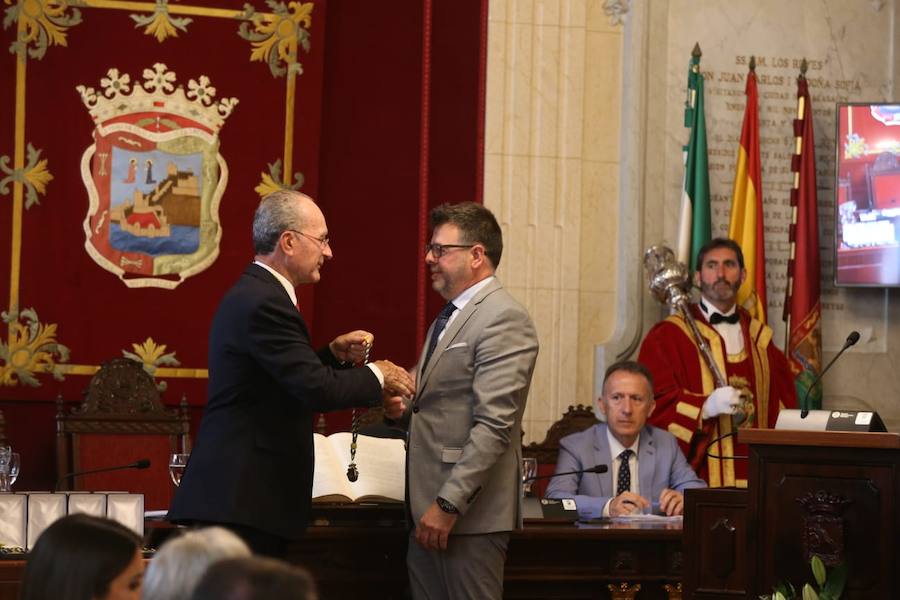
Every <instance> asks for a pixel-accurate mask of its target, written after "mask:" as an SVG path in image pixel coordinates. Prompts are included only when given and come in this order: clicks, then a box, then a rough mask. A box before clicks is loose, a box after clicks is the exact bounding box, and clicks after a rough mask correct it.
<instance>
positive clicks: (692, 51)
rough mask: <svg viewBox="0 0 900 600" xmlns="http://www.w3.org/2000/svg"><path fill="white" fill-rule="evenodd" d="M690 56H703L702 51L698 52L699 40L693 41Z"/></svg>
mask: <svg viewBox="0 0 900 600" xmlns="http://www.w3.org/2000/svg"><path fill="white" fill-rule="evenodd" d="M691 56H693V57H696V58H700V57H701V56H703V53H702V52H700V42H695V43H694V49H693V50H691Z"/></svg>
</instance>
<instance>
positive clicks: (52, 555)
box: [19, 514, 144, 600]
mask: <svg viewBox="0 0 900 600" xmlns="http://www.w3.org/2000/svg"><path fill="white" fill-rule="evenodd" d="M143 576H144V559H143V556H142V554H141V539H140V538H139V537H138V536H137V534H136V533H135V532H133V531H131V530H130V529H128V528H127V527H125V526H124V525H122V524H121V523H118V522H116V521H112V520H110V519H101V518H99V517H92V516H90V515H86V514H74V515H69V516H67V517H63V518H61V519H59V520H57V521H56V522H54V523H52V524H51V525H50V526H49V527H47V529H45V530H44V532H43V533H42V534H41V535H40V537H38V540H37V543H35V545H34V548H32V549H31V552H29V553H28V560H27V563H26V565H25V575H24V576H23V578H22V586H21V588H20V591H19V600H62V599H65V600H140V597H141V582H142V580H143Z"/></svg>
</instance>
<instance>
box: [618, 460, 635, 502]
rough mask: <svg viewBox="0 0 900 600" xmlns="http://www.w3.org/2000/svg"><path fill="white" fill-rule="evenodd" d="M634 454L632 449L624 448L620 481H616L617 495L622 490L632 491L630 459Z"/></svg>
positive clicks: (620, 467)
mask: <svg viewBox="0 0 900 600" xmlns="http://www.w3.org/2000/svg"><path fill="white" fill-rule="evenodd" d="M632 454H634V452H633V451H632V450H627V449H626V450H622V453H621V454H619V459H620V460H621V461H622V462H621V464H620V465H619V481H618V482H617V483H616V496H618V495H619V494H621V493H622V492H628V491H631V466H630V465H629V464H628V459H629V458H631V455H632Z"/></svg>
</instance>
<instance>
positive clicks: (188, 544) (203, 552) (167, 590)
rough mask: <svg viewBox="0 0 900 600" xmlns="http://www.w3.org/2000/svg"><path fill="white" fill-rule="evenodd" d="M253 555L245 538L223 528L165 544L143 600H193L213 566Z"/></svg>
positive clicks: (200, 531) (156, 558) (145, 586)
mask: <svg viewBox="0 0 900 600" xmlns="http://www.w3.org/2000/svg"><path fill="white" fill-rule="evenodd" d="M250 554H251V553H250V549H249V548H248V547H247V544H245V543H244V542H243V541H242V540H241V538H239V537H238V536H237V535H235V534H234V533H232V532H230V531H228V530H227V529H224V528H222V527H207V528H205V529H197V530H193V531H188V532H187V533H184V534H183V535H180V536H178V537H177V538H175V539H174V540H171V541H168V542H166V543H165V544H163V546H162V548H160V550H159V552H157V553H156V555H155V556H154V557H153V560H151V561H150V565H149V566H148V567H147V572H146V573H145V574H144V583H143V591H142V592H141V599H142V600H190V597H191V596H192V595H193V593H194V588H196V587H197V584H198V583H199V582H200V578H201V577H203V574H204V573H206V570H207V569H208V568H209V566H210V565H212V564H213V563H215V562H218V561H220V560H224V559H226V558H242V557H246V556H250Z"/></svg>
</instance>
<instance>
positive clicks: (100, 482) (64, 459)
mask: <svg viewBox="0 0 900 600" xmlns="http://www.w3.org/2000/svg"><path fill="white" fill-rule="evenodd" d="M56 409H57V410H56V471H57V477H58V478H62V477H64V476H65V475H67V474H70V473H75V472H80V471H87V470H90V469H99V468H104V467H115V466H120V465H127V464H130V463H134V462H136V461H138V460H141V459H145V458H146V459H149V460H150V467H149V468H147V469H141V470H135V469H126V470H117V471H110V472H106V473H95V474H91V475H82V476H77V477H70V478H66V479H62V480H61V481H60V485H59V488H60V489H62V490H91V491H111V490H117V491H127V492H133V493H140V494H144V508H145V509H147V510H161V509H167V508H168V507H169V502H170V501H171V499H172V494H173V492H174V488H173V486H172V482H171V480H170V479H169V474H168V464H169V460H168V459H169V455H170V454H171V453H173V452H190V437H189V432H190V422H189V419H188V414H187V401H186V400H185V399H184V398H182V401H181V407H180V409H178V410H172V409H168V408H166V407H165V406H164V405H163V403H162V401H161V400H160V397H159V391H158V390H157V388H156V382H155V381H154V380H153V378H152V377H151V376H150V375H149V374H148V373H147V372H146V371H145V370H144V368H143V366H142V365H141V364H140V363H138V362H136V361H133V360H129V359H127V358H116V359H113V360H111V361H109V362H106V363H104V364H103V366H102V367H101V368H100V370H99V371H97V373H96V374H95V375H94V376H93V378H91V382H90V385H89V387H88V390H87V392H86V395H85V399H84V402H83V403H82V404H80V405H79V406H77V407H75V408H72V409H71V410H70V411H69V412H66V410H65V405H64V404H63V401H62V398H59V399H57V406H56Z"/></svg>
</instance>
